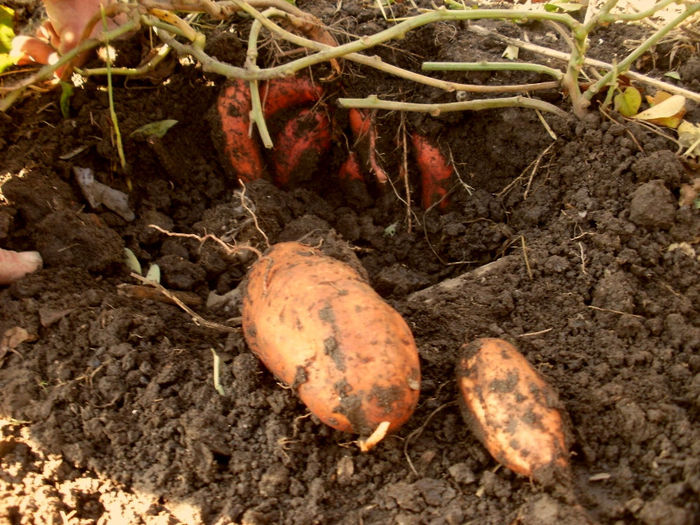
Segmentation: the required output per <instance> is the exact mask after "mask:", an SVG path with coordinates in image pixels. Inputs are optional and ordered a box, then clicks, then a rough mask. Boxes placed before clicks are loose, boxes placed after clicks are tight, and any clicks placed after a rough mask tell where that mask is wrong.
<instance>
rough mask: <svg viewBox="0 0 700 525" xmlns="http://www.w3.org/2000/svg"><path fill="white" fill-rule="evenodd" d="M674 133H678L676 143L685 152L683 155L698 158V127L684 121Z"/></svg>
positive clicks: (699, 149) (699, 130) (699, 132)
mask: <svg viewBox="0 0 700 525" xmlns="http://www.w3.org/2000/svg"><path fill="white" fill-rule="evenodd" d="M676 131H677V132H678V142H680V143H681V146H683V149H684V150H685V152H684V153H683V155H687V156H689V157H700V126H698V125H697V124H693V123H692V122H688V121H687V120H684V121H683V122H681V124H680V125H679V126H678V129H677V130H676Z"/></svg>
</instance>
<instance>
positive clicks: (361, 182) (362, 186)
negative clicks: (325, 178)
mask: <svg viewBox="0 0 700 525" xmlns="http://www.w3.org/2000/svg"><path fill="white" fill-rule="evenodd" d="M338 185H339V187H340V190H341V191H342V192H343V194H344V195H345V199H346V200H347V201H348V202H350V203H352V204H354V205H356V206H359V207H366V206H369V205H370V204H372V197H370V194H369V191H368V190H367V184H366V183H365V174H364V171H363V169H362V167H361V166H360V161H359V159H358V158H357V153H355V152H354V151H351V152H350V153H349V154H348V158H347V159H345V162H343V164H342V165H341V166H340V169H339V170H338Z"/></svg>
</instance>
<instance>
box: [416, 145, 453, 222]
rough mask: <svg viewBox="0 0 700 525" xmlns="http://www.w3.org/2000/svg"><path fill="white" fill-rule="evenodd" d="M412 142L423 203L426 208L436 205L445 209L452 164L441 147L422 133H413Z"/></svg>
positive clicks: (450, 181) (450, 182)
mask: <svg viewBox="0 0 700 525" xmlns="http://www.w3.org/2000/svg"><path fill="white" fill-rule="evenodd" d="M411 142H412V144H413V154H414V156H415V158H416V163H417V164H418V169H419V171H420V179H421V205H422V207H423V209H424V210H427V209H428V208H431V207H432V206H435V205H437V206H438V208H440V209H441V210H444V209H445V208H446V207H447V204H448V201H447V192H448V191H449V190H450V185H451V184H452V174H453V169H452V166H451V165H450V164H449V163H448V162H447V159H445V156H444V155H443V154H442V152H441V151H440V149H439V148H438V147H437V146H436V145H434V144H432V143H431V142H430V141H429V140H428V139H427V138H426V137H424V136H423V135H421V134H420V133H413V134H412V135H411ZM438 203H439V204H438Z"/></svg>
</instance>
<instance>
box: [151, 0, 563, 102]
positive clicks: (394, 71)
mask: <svg viewBox="0 0 700 525" xmlns="http://www.w3.org/2000/svg"><path fill="white" fill-rule="evenodd" d="M252 13H255V14H253V15H252V16H254V17H255V18H258V17H260V16H261V15H260V13H258V12H257V11H255V10H253V11H252ZM261 24H262V25H263V26H265V27H266V28H267V29H269V30H271V31H272V32H274V33H276V34H278V35H280V36H281V37H282V38H284V39H285V40H288V41H289V42H291V43H293V44H296V45H299V46H302V47H307V48H310V49H314V50H317V51H319V53H317V54H315V55H311V56H310V57H304V58H303V59H298V60H295V61H292V62H289V63H287V64H284V65H281V66H276V67H272V68H266V69H261V70H259V71H257V72H250V71H247V70H246V69H244V68H240V67H236V66H232V65H230V64H226V63H223V62H219V61H218V60H216V59H214V58H212V57H211V56H209V55H207V54H206V53H205V52H204V51H203V50H201V49H195V48H193V47H191V46H188V45H187V44H182V43H180V42H178V41H177V40H175V39H174V38H172V37H171V36H169V35H167V34H160V33H159V36H160V37H161V39H162V40H163V41H164V42H165V43H167V44H168V45H170V46H172V47H173V48H174V49H175V50H176V51H177V52H178V53H179V54H181V55H192V56H193V57H194V58H196V59H197V60H198V61H199V62H200V63H201V64H202V69H203V70H204V71H207V72H211V73H217V74H219V75H222V76H225V77H227V78H240V79H242V80H268V79H271V78H278V77H283V76H287V75H292V74H294V73H295V72H296V71H299V70H301V69H303V68H306V67H309V66H311V65H314V64H316V63H320V62H324V61H329V60H331V59H332V58H333V56H330V55H329V54H328V53H330V52H333V53H336V54H337V50H338V49H339V47H342V46H339V47H334V46H329V45H327V44H323V43H320V42H316V41H314V40H310V39H307V38H304V37H301V36H299V35H295V34H294V33H290V32H289V31H286V30H284V29H282V28H281V27H279V26H277V25H276V24H274V23H273V22H271V21H269V20H267V19H265V21H264V22H263V21H262V20H261ZM387 31H389V30H387ZM357 42H362V39H360V40H358V41H357ZM346 45H347V44H346ZM361 45H363V44H361ZM342 58H344V59H346V60H350V61H353V62H356V63H358V64H362V65H366V66H369V67H372V68H374V69H378V70H380V71H384V72H385V73H388V74H390V75H395V76H397V77H399V78H404V79H406V80H411V81H413V82H418V83H421V84H425V85H427V86H431V87H435V88H438V89H442V90H443V91H448V92H453V91H468V92H471V93H525V92H529V91H536V90H542V89H556V88H557V87H558V84H557V83H556V82H539V83H535V84H522V85H506V86H481V85H473V84H461V83H458V82H448V81H445V80H440V79H437V78H432V77H428V76H425V75H421V74H419V73H414V72H412V71H407V70H405V69H402V68H400V67H397V66H394V65H392V64H387V63H385V62H383V61H382V59H381V58H379V57H377V56H367V55H363V54H361V53H355V52H350V53H347V54H345V55H342Z"/></svg>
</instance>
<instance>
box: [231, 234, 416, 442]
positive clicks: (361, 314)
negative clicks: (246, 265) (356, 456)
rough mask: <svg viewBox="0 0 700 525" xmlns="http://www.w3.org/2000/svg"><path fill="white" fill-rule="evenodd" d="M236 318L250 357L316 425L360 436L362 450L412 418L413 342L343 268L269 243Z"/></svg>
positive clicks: (395, 316) (311, 252) (303, 250)
mask: <svg viewBox="0 0 700 525" xmlns="http://www.w3.org/2000/svg"><path fill="white" fill-rule="evenodd" d="M242 314H243V333H244V335H245V338H246V341H247V343H248V346H249V347H250V348H251V350H252V351H253V353H255V354H256V355H257V356H258V357H259V358H260V359H261V360H262V362H263V363H264V364H265V366H267V368H268V369H269V370H271V371H272V372H273V373H274V374H275V376H277V377H278V378H279V379H280V380H281V381H282V382H284V383H285V384H287V385H290V386H291V387H292V388H293V389H294V390H295V391H296V392H297V393H298V395H299V397H300V398H301V400H302V401H303V402H304V403H305V404H306V406H307V407H308V408H309V410H310V411H311V412H312V413H313V414H315V415H316V416H317V417H318V418H319V419H320V420H321V421H323V422H324V423H326V424H327V425H330V426H331V427H333V428H335V429H337V430H341V431H346V432H353V433H356V434H360V435H361V437H366V436H370V438H368V439H367V440H362V439H361V440H360V445H361V448H363V450H368V449H369V448H371V447H372V446H373V445H374V444H376V442H377V441H379V440H380V439H381V438H382V437H383V434H384V433H385V432H386V431H388V432H391V431H394V430H396V429H398V428H399V427H400V426H401V425H402V424H403V423H404V422H405V421H406V420H407V419H408V418H409V417H410V416H411V414H412V413H413V410H414V408H415V406H416V403H417V401H418V393H419V388H420V366H419V362H418V351H417V349H416V345H415V342H414V340H413V335H412V334H411V331H410V329H409V327H408V325H407V324H406V322H405V321H404V320H403V318H402V317H401V315H399V313H398V312H397V311H396V310H394V309H393V308H392V307H391V306H389V305H388V304H387V303H386V302H385V301H384V300H383V299H382V298H381V297H380V296H379V295H378V294H377V293H376V292H375V291H374V290H373V289H372V288H371V287H370V286H369V285H368V284H367V282H366V281H365V280H364V279H363V278H362V277H361V276H360V275H359V274H358V273H357V272H356V271H355V270H354V269H353V268H351V267H350V266H349V265H347V264H345V263H343V262H340V261H338V260H336V259H332V258H330V257H326V256H324V255H323V254H321V253H320V252H319V251H318V250H316V249H314V248H310V247H308V246H304V245H302V244H299V243H296V242H286V243H280V244H277V245H275V246H273V247H272V248H271V249H270V250H269V251H268V252H267V253H266V254H265V255H264V256H263V257H262V258H261V259H260V260H259V261H257V262H256V263H255V264H254V265H253V267H252V268H251V270H250V272H249V275H248V283H247V286H246V289H245V292H244V298H243V307H242Z"/></svg>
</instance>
